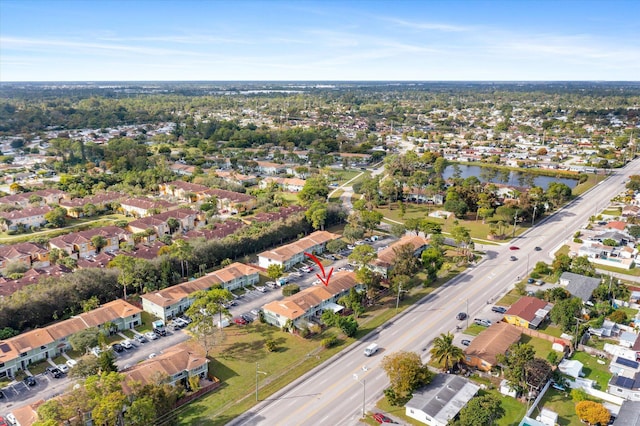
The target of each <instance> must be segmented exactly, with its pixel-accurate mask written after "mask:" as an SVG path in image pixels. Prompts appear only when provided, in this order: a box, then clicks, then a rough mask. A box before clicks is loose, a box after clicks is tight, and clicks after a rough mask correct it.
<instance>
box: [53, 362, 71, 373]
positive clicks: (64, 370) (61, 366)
mask: <svg viewBox="0 0 640 426" xmlns="http://www.w3.org/2000/svg"><path fill="white" fill-rule="evenodd" d="M56 367H58V370H60V371H61V372H62V374H67V373H68V372H69V366H68V365H67V364H58V365H56Z"/></svg>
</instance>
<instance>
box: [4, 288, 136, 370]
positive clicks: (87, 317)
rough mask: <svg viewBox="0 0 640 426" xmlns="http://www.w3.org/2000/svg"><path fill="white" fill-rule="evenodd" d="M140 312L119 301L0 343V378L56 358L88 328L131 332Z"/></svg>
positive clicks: (105, 331) (108, 331)
mask: <svg viewBox="0 0 640 426" xmlns="http://www.w3.org/2000/svg"><path fill="white" fill-rule="evenodd" d="M141 312H142V310H141V309H139V308H137V307H135V306H133V305H131V304H130V303H127V302H125V301H124V300H121V299H118V300H114V301H112V302H109V303H105V304H104V305H102V306H100V307H99V308H96V309H94V310H92V311H89V312H85V313H82V314H80V315H77V316H74V317H72V318H69V319H68V320H64V321H60V322H59V323H56V324H52V325H50V326H47V327H43V328H38V329H35V330H31V331H28V332H26V333H22V334H20V335H18V336H14V337H11V338H9V339H6V340H4V341H0V378H3V377H14V376H15V373H16V372H17V371H18V370H24V369H25V368H27V366H28V365H29V364H32V363H34V362H38V361H42V360H44V359H47V358H55V357H57V356H59V355H60V354H61V353H62V352H64V351H66V350H67V349H69V348H70V344H69V341H68V339H69V337H70V336H72V335H73V334H75V333H77V332H79V331H82V330H85V329H87V328H91V327H97V328H98V329H100V330H101V331H103V332H104V333H110V332H112V331H113V330H126V329H131V328H134V327H136V326H138V325H140V324H142V319H141V317H140V314H141ZM105 326H106V327H105Z"/></svg>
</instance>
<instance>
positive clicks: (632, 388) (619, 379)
mask: <svg viewBox="0 0 640 426" xmlns="http://www.w3.org/2000/svg"><path fill="white" fill-rule="evenodd" d="M607 393H610V394H611V395H615V396H619V397H621V398H624V399H626V400H629V401H640V373H636V374H634V375H632V376H631V377H627V376H623V375H617V374H616V375H613V376H612V377H611V379H610V380H609V385H608V386H607Z"/></svg>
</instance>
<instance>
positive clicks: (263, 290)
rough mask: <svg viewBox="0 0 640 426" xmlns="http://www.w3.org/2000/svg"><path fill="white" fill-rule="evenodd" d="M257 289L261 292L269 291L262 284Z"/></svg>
mask: <svg viewBox="0 0 640 426" xmlns="http://www.w3.org/2000/svg"><path fill="white" fill-rule="evenodd" d="M256 290H258V291H259V292H260V293H266V292H267V289H266V288H264V287H262V286H258V287H256Z"/></svg>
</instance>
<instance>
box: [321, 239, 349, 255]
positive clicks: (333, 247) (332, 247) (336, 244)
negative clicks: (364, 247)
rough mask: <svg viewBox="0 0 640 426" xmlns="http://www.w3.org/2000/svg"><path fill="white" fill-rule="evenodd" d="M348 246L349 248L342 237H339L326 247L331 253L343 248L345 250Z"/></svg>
mask: <svg viewBox="0 0 640 426" xmlns="http://www.w3.org/2000/svg"><path fill="white" fill-rule="evenodd" d="M346 248H347V243H346V242H345V241H344V240H343V239H341V238H338V239H337V240H331V241H329V242H328V243H327V247H326V249H327V251H328V252H329V253H339V252H341V251H342V250H345V249H346Z"/></svg>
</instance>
